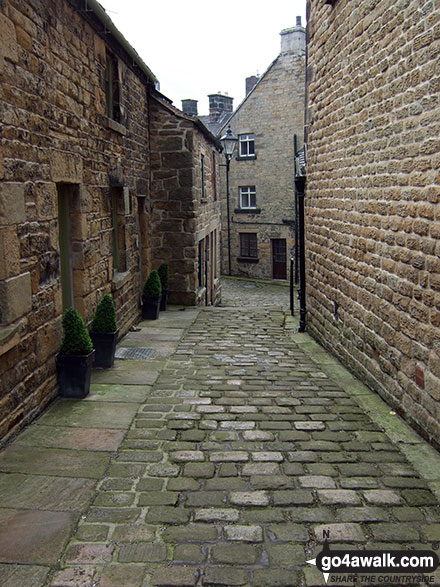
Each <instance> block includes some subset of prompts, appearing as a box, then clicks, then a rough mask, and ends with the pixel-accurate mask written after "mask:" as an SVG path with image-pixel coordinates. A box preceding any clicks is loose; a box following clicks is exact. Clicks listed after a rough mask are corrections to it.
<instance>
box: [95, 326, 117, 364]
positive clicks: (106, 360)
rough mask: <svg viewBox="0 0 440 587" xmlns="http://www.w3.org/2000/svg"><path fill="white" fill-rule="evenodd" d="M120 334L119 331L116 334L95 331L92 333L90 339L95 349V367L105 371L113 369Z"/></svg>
mask: <svg viewBox="0 0 440 587" xmlns="http://www.w3.org/2000/svg"><path fill="white" fill-rule="evenodd" d="M118 334H119V329H118V330H115V331H114V332H94V331H93V330H92V331H91V332H90V338H91V339H92V342H93V347H94V349H95V360H94V362H93V366H94V367H101V368H103V369H109V368H110V367H113V363H114V360H115V351H116V341H117V340H118Z"/></svg>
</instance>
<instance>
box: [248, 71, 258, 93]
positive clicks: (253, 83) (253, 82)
mask: <svg viewBox="0 0 440 587" xmlns="http://www.w3.org/2000/svg"><path fill="white" fill-rule="evenodd" d="M259 79H260V76H259V75H251V77H247V78H246V96H247V95H248V94H249V92H250V91H251V90H253V88H254V87H255V86H256V85H257V82H258V80H259Z"/></svg>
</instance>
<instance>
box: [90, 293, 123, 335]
mask: <svg viewBox="0 0 440 587" xmlns="http://www.w3.org/2000/svg"><path fill="white" fill-rule="evenodd" d="M117 329H118V327H117V324H116V310H115V302H114V301H113V298H112V296H111V295H110V294H105V296H104V297H103V298H102V300H101V301H100V302H99V304H98V307H97V308H96V312H95V315H94V317H93V320H92V324H91V326H90V330H92V331H93V332H115V330H117Z"/></svg>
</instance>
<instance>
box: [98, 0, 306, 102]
mask: <svg viewBox="0 0 440 587" xmlns="http://www.w3.org/2000/svg"><path fill="white" fill-rule="evenodd" d="M99 2H100V4H101V5H102V6H103V7H104V8H105V10H106V11H107V13H108V15H109V16H110V18H111V19H112V21H113V22H114V24H115V25H116V27H117V28H118V29H119V30H120V31H121V33H122V34H123V35H124V36H125V38H126V39H127V41H128V42H129V43H130V45H132V46H133V47H134V48H135V49H136V51H137V52H138V53H139V55H140V57H141V58H142V59H143V61H144V62H145V63H146V64H147V65H148V67H149V68H150V69H151V70H152V72H153V73H154V75H155V76H156V77H157V78H158V79H159V81H160V90H161V92H162V93H163V94H165V95H166V96H168V98H170V99H171V100H173V102H174V105H175V106H177V107H178V108H181V100H182V99H186V98H192V99H194V100H198V101H199V103H198V109H199V114H208V98H207V96H208V94H215V93H217V92H221V93H228V94H229V95H230V96H232V97H233V98H234V108H235V107H237V106H238V104H239V103H240V102H241V101H242V100H243V98H244V94H245V78H246V77H249V76H251V75H255V74H257V73H259V74H263V73H264V72H265V71H266V69H267V68H268V67H269V65H270V64H271V63H272V61H273V60H274V59H275V58H276V57H277V55H278V54H279V52H280V35H279V33H280V32H281V30H283V29H286V28H290V27H292V26H295V24H296V16H301V18H302V24H303V25H305V10H306V8H305V4H306V0H273V1H272V2H261V1H259V0H235V1H234V2H219V1H215V0H214V1H207V0H186V2H185V1H182V0H162V1H159V2H158V1H157V0H156V1H155V2H150V1H148V0H99ZM226 8H227V10H226Z"/></svg>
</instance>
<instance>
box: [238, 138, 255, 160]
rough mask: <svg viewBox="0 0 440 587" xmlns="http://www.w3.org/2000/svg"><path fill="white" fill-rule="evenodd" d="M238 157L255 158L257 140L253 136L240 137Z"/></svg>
mask: <svg viewBox="0 0 440 587" xmlns="http://www.w3.org/2000/svg"><path fill="white" fill-rule="evenodd" d="M238 156H239V157H255V139H254V135H253V134H247V135H239V136H238Z"/></svg>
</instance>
